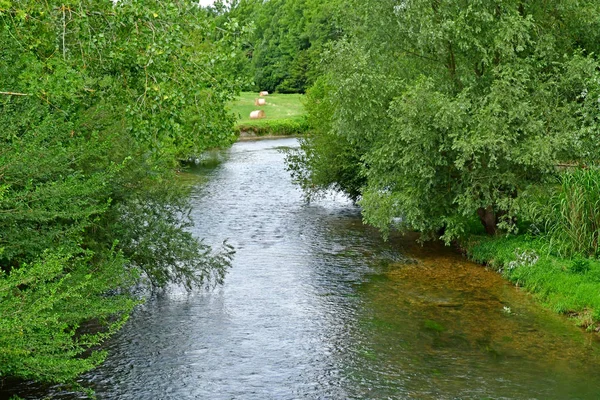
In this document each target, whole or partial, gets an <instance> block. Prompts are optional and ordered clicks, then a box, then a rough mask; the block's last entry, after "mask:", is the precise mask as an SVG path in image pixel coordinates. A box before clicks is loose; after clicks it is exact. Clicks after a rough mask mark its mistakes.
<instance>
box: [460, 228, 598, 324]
mask: <svg viewBox="0 0 600 400" xmlns="http://www.w3.org/2000/svg"><path fill="white" fill-rule="evenodd" d="M461 246H462V247H463V249H465V250H466V252H467V255H468V257H469V258H470V259H472V260H474V261H476V262H479V263H482V264H487V265H488V266H490V267H491V268H493V269H496V270H498V271H499V272H500V273H502V274H503V276H504V277H505V278H507V279H508V280H510V281H511V282H513V283H514V284H515V285H517V286H518V287H522V288H524V289H525V290H527V291H529V292H531V293H532V294H533V295H534V296H536V297H537V298H538V299H539V300H540V301H541V303H542V304H544V305H545V306H546V307H548V308H550V309H552V310H553V311H555V312H557V313H560V314H564V315H566V316H568V317H570V318H573V320H574V321H575V322H576V323H577V325H579V326H581V327H582V328H585V329H588V330H595V331H600V261H599V260H598V259H594V258H584V257H579V256H577V257H571V258H565V257H559V256H557V255H554V254H552V252H551V251H550V248H549V241H547V240H546V239H544V238H534V237H531V236H528V235H518V236H497V237H489V236H471V237H470V238H469V239H467V240H465V241H464V242H463V243H461Z"/></svg>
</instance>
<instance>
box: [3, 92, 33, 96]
mask: <svg viewBox="0 0 600 400" xmlns="http://www.w3.org/2000/svg"><path fill="white" fill-rule="evenodd" d="M0 94H4V95H7V96H29V94H27V93H15V92H0Z"/></svg>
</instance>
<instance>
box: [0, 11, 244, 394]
mask: <svg viewBox="0 0 600 400" xmlns="http://www.w3.org/2000/svg"><path fill="white" fill-rule="evenodd" d="M0 25H1V27H2V29H1V30H0V47H1V48H2V52H1V53H0V91H2V94H0V123H1V124H2V126H3V130H2V132H1V133H0V311H1V313H2V316H3V317H2V321H1V322H0V376H16V377H22V378H27V379H37V380H43V381H58V382H64V381H67V380H71V379H73V378H74V377H75V376H77V375H78V374H79V373H81V372H83V371H86V370H88V369H90V368H92V367H94V366H95V365H97V364H98V363H99V362H101V361H102V359H103V357H104V353H103V352H102V351H100V350H98V347H97V345H99V344H101V343H102V342H103V341H104V340H105V339H106V338H108V337H109V336H110V335H111V334H112V333H114V332H115V331H116V330H117V329H118V328H119V327H120V326H122V324H123V323H124V322H125V320H126V319H127V316H128V315H129V312H130V311H131V309H132V307H133V306H134V305H135V304H136V303H137V300H135V299H134V298H133V297H132V295H131V293H130V292H129V288H131V286H132V285H133V284H134V283H138V282H139V281H140V279H142V278H146V279H147V280H148V281H149V282H151V284H152V285H156V286H164V285H166V284H168V283H169V282H174V283H179V284H183V285H184V286H186V287H187V288H191V287H194V286H198V285H205V284H207V283H208V282H210V280H211V278H212V282H220V281H221V280H222V278H223V274H224V272H225V270H226V268H227V266H228V264H229V260H230V258H231V256H232V251H231V249H230V248H229V247H228V246H225V247H224V248H223V249H222V250H221V251H218V252H213V251H212V250H211V249H210V248H209V247H208V246H206V245H205V244H203V243H202V242H201V241H199V240H198V239H197V238H195V237H193V236H192V235H191V234H190V233H189V232H188V231H187V230H186V228H187V227H189V224H190V221H189V218H188V215H189V207H190V206H189V204H188V203H187V200H186V199H187V191H188V190H189V189H187V188H185V187H184V186H182V185H178V184H177V182H176V180H175V179H174V169H175V168H176V167H177V164H178V160H179V159H184V158H187V157H189V156H192V155H197V154H200V153H202V152H203V151H204V150H206V149H208V148H212V147H218V146H226V145H228V144H230V143H232V141H233V140H235V134H234V132H233V121H234V116H233V115H231V114H229V113H228V112H227V110H226V107H225V104H226V103H227V102H228V101H229V100H230V99H231V98H232V96H233V93H234V91H236V90H237V89H238V85H239V82H237V81H236V80H232V79H231V72H230V69H231V68H232V65H234V62H233V61H232V60H233V59H234V58H235V55H232V50H236V49H237V46H239V42H240V40H239V35H238V33H236V32H234V31H226V30H225V31H223V29H221V30H218V31H219V33H218V34H216V33H215V31H217V30H216V29H214V27H215V19H214V18H212V17H211V16H210V15H209V13H208V11H206V10H203V9H201V8H198V7H196V6H195V5H192V4H190V3H188V2H185V1H172V2H161V1H158V0H156V1H154V0H144V1H142V0H126V1H119V2H114V3H111V2H108V1H102V2H96V1H87V0H74V1H69V2H63V1H58V0H56V1H54V0H50V1H44V2H38V1H29V0H4V1H0ZM238 28H239V27H238ZM238 28H236V27H234V26H233V25H231V29H232V30H235V29H238ZM240 29H241V28H240ZM234 53H235V52H234Z"/></svg>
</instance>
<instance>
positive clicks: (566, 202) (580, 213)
mask: <svg viewBox="0 0 600 400" xmlns="http://www.w3.org/2000/svg"><path fill="white" fill-rule="evenodd" d="M560 180H561V186H560V190H558V191H557V193H556V194H555V195H554V196H553V197H552V198H551V199H550V204H551V206H552V211H553V212H552V213H551V214H550V221H549V223H550V225H551V226H550V229H549V233H548V234H549V237H550V246H551V248H552V249H553V250H554V251H556V252H557V253H558V254H559V255H561V256H565V257H571V256H574V255H580V256H586V257H587V256H598V255H600V244H599V243H598V241H599V240H600V170H598V169H597V168H595V167H592V168H588V169H579V168H578V169H575V170H573V171H566V172H564V173H563V174H561V177H560Z"/></svg>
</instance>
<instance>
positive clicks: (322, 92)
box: [286, 79, 364, 201]
mask: <svg viewBox="0 0 600 400" xmlns="http://www.w3.org/2000/svg"><path fill="white" fill-rule="evenodd" d="M329 89H330V88H328V87H327V84H326V81H325V80H324V79H319V80H317V83H316V84H315V85H314V86H313V87H312V88H311V89H310V90H309V92H308V93H307V101H306V108H307V110H308V116H309V117H308V123H309V126H310V127H311V130H310V135H308V136H306V137H305V138H302V139H300V148H299V149H296V150H290V151H289V152H288V154H287V156H286V164H287V169H288V171H290V172H291V174H292V180H293V182H294V183H296V184H298V185H300V187H301V188H302V189H303V191H304V193H305V195H306V198H307V200H309V201H310V200H311V199H312V198H315V197H318V196H319V195H320V194H321V193H324V192H326V191H328V190H340V191H343V192H345V193H347V194H348V195H349V196H350V197H351V198H352V199H353V200H356V199H357V198H358V196H359V194H360V188H361V186H362V185H363V184H364V180H363V178H362V176H361V174H360V171H359V166H360V155H359V154H358V153H357V152H356V151H355V149H354V148H353V146H352V144H351V143H349V142H348V141H346V140H345V139H344V138H343V137H339V136H337V135H335V134H332V133H331V123H332V119H333V104H331V102H330V100H329V99H328V98H327V97H326V93H327V92H328V90H329Z"/></svg>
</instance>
